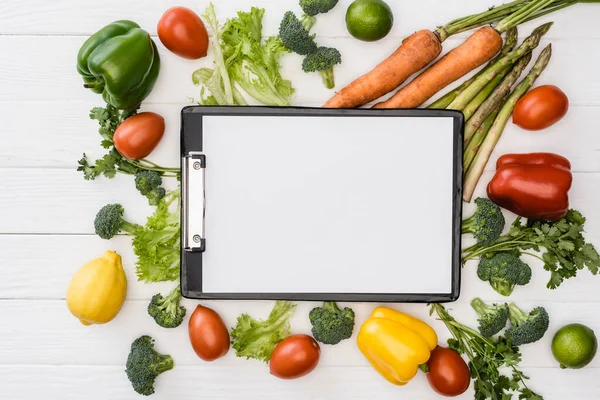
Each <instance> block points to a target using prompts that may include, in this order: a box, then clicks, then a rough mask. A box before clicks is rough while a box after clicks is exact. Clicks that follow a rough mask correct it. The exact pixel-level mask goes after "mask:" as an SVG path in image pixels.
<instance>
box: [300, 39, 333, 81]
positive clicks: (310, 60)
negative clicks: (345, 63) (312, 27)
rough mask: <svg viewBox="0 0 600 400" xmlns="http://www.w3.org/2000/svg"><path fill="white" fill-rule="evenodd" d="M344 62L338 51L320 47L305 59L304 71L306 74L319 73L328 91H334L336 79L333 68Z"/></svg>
mask: <svg viewBox="0 0 600 400" xmlns="http://www.w3.org/2000/svg"><path fill="white" fill-rule="evenodd" d="M341 62H342V56H341V54H340V52H339V51H338V50H337V49H334V48H331V47H319V48H317V50H315V51H314V52H312V53H310V54H309V55H307V56H306V57H304V61H303V62H302V70H303V71H304V72H319V73H320V74H321V77H322V78H323V84H324V85H325V87H326V88H327V89H333V87H334V86H335V78H334V75H333V66H334V65H336V64H340V63H341Z"/></svg>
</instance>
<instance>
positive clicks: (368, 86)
mask: <svg viewBox="0 0 600 400" xmlns="http://www.w3.org/2000/svg"><path fill="white" fill-rule="evenodd" d="M441 52H442V44H441V42H440V40H439V39H438V37H437V36H436V34H435V33H433V32H431V31H429V30H421V31H418V32H415V33H413V34H412V35H410V36H409V37H407V38H406V39H404V40H403V41H402V45H401V46H400V47H398V49H397V50H396V51H394V53H393V54H392V55H391V56H389V57H388V58H387V59H385V60H384V61H383V62H381V63H380V64H379V65H377V66H376V67H375V69H373V70H372V71H370V72H368V73H366V74H365V75H363V76H361V77H360V78H357V79H356V80H354V81H353V82H352V83H350V84H349V85H348V86H346V87H345V88H343V89H342V90H340V91H339V92H337V93H336V94H335V96H333V97H332V98H331V99H329V101H327V103H325V104H324V105H323V107H326V108H354V107H358V106H361V105H363V104H366V103H368V102H370V101H372V100H375V99H377V98H379V97H381V96H383V95H384V94H386V93H389V92H391V91H392V90H394V89H396V88H397V87H398V86H400V85H401V84H402V83H404V81H406V80H407V79H408V78H409V77H410V76H411V75H412V74H414V73H416V72H418V71H420V70H421V69H422V68H424V67H425V66H426V65H427V64H429V63H430V62H432V61H433V60H435V59H436V58H437V57H438V56H439V55H440V53H441Z"/></svg>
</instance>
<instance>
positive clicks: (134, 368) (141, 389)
mask: <svg viewBox="0 0 600 400" xmlns="http://www.w3.org/2000/svg"><path fill="white" fill-rule="evenodd" d="M173 366H174V363H173V359H172V358H171V356H168V355H165V354H160V353H158V352H157V351H156V350H155V349H154V339H152V338H151V337H150V336H140V337H139V338H137V339H135V340H134V341H133V343H132V344H131V351H130V352H129V356H128V357H127V363H126V364H125V372H126V373H127V378H128V379H129V382H131V385H132V386H133V390H135V391H136V392H137V393H139V394H141V395H143V396H150V395H151V394H154V381H155V380H156V377H158V376H159V375H160V374H162V373H163V372H166V371H169V370H171V369H173Z"/></svg>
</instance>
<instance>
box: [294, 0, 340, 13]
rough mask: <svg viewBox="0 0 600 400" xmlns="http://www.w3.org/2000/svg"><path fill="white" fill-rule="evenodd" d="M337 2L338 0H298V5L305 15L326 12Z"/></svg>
mask: <svg viewBox="0 0 600 400" xmlns="http://www.w3.org/2000/svg"><path fill="white" fill-rule="evenodd" d="M337 3H338V0H300V7H301V8H302V11H304V13H305V14H306V15H310V16H315V15H317V14H325V13H328V12H329V11H330V10H331V9H332V8H333V7H335V6H336V5H337Z"/></svg>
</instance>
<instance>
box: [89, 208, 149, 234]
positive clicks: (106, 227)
mask: <svg viewBox="0 0 600 400" xmlns="http://www.w3.org/2000/svg"><path fill="white" fill-rule="evenodd" d="M124 212H125V210H124V209H123V206H122V205H120V204H107V205H105V206H104V207H102V208H101V209H100V211H98V214H96V218H95V219H94V229H95V230H96V234H97V235H98V236H100V237H101V238H102V239H111V238H112V237H113V236H115V235H116V234H117V233H119V232H121V231H123V232H127V233H128V234H131V235H133V234H135V233H136V232H137V231H138V230H140V229H141V228H142V227H141V226H140V225H137V224H132V223H130V222H127V221H125V220H124V219H123V213H124Z"/></svg>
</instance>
